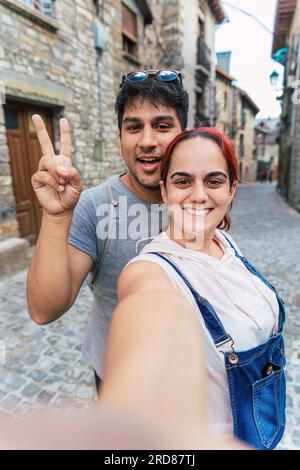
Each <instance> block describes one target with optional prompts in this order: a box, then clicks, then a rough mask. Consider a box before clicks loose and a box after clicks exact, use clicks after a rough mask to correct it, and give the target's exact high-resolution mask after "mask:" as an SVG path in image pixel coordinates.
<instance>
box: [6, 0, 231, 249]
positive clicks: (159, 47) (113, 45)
mask: <svg viewBox="0 0 300 470" xmlns="http://www.w3.org/2000/svg"><path fill="white" fill-rule="evenodd" d="M192 13H193V14H192ZM224 17H225V14H224V12H223V10H222V8H221V6H220V2H219V1H216V0H210V1H204V0H188V1H183V0H165V1H164V2H161V1H158V0H148V1H146V0H110V1H107V0H0V240H1V239H4V238H7V237H12V236H20V237H22V238H24V239H27V240H28V241H29V242H30V243H34V242H35V240H36V238H37V234H38V231H39V226H40V220H41V209H40V207H39V204H38V202H37V200H36V198H35V195H34V192H33V191H32V188H31V182H30V180H31V175H32V174H33V173H34V172H35V171H36V169H37V166H38V161H39V158H40V157H41V152H40V148H39V144H38V142H37V138H36V135H35V131H34V128H33V125H32V122H31V116H32V114H34V113H39V114H41V115H42V117H43V118H44V120H45V122H46V125H47V129H48V132H49V134H50V136H51V138H52V140H53V142H54V144H55V151H56V152H58V151H59V119H60V118H61V117H62V116H64V117H66V118H67V119H68V120H69V122H70V125H71V128H72V137H73V147H74V164H75V166H76V167H77V168H78V170H79V172H80V173H81V175H82V179H83V181H84V183H85V185H86V186H87V187H89V186H94V185H97V184H99V183H100V182H101V181H103V180H104V179H105V178H107V177H108V176H110V175H111V174H114V173H119V172H121V171H123V169H124V166H123V161H122V158H121V155H120V149H119V132H118V128H117V120H116V116H115V113H114V104H115V98H116V94H117V92H118V89H119V84H120V80H121V77H122V74H123V73H126V72H127V71H128V70H134V69H144V68H145V69H149V68H151V69H152V68H153V69H158V68H167V67H168V68H178V69H180V70H181V71H182V75H183V81H184V85H185V87H186V88H187V90H188V92H189V95H190V102H191V106H190V122H189V125H192V124H193V121H194V117H195V116H197V117H200V118H201V119H202V118H203V117H205V119H207V120H208V121H211V119H212V117H213V108H214V107H213V82H214V74H215V72H214V66H213V64H214V27H215V24H216V23H220V22H222V21H223V19H224ZM202 120H203V119H202Z"/></svg>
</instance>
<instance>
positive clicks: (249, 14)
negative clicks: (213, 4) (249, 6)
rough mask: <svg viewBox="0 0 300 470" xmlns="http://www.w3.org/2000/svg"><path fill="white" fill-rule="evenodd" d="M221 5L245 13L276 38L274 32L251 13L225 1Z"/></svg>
mask: <svg viewBox="0 0 300 470" xmlns="http://www.w3.org/2000/svg"><path fill="white" fill-rule="evenodd" d="M221 3H224V5H227V6H228V7H230V8H233V9H234V10H237V11H239V12H240V13H243V14H244V15H246V16H249V18H252V19H253V20H254V21H256V22H257V23H258V24H260V26H262V27H263V28H264V29H265V30H266V31H267V32H268V33H270V34H272V36H274V32H273V31H271V30H270V29H269V28H268V27H267V26H266V25H265V24H264V23H263V22H262V21H261V20H260V19H259V18H257V16H254V15H252V14H251V13H249V12H248V11H246V10H243V9H242V8H239V7H236V6H235V5H232V4H231V3H228V2H225V1H223V0H221Z"/></svg>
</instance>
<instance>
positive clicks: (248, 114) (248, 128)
mask: <svg viewBox="0 0 300 470" xmlns="http://www.w3.org/2000/svg"><path fill="white" fill-rule="evenodd" d="M233 101H234V104H233V120H232V121H233V126H232V128H233V133H232V135H233V138H234V141H235V144H236V148H237V150H238V156H239V166H240V177H241V179H242V180H243V181H256V175H257V160H256V154H255V147H254V128H255V116H256V114H257V113H258V112H259V108H258V107H257V106H256V104H255V103H254V101H253V100H252V99H251V98H250V96H249V95H248V94H247V93H246V92H245V91H244V90H242V89H241V88H238V87H234V98H233Z"/></svg>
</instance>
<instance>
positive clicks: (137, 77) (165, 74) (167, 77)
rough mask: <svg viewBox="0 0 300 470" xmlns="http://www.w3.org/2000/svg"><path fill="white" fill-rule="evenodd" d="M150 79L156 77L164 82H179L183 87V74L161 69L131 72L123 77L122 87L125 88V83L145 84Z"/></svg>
mask: <svg viewBox="0 0 300 470" xmlns="http://www.w3.org/2000/svg"><path fill="white" fill-rule="evenodd" d="M150 77H155V78H156V79H158V80H161V81H162V82H173V81H174V80H179V82H180V85H182V78H181V72H179V71H177V70H168V69H161V70H135V71H133V72H129V73H128V74H127V75H123V77H122V82H121V84H120V87H122V86H123V84H124V82H125V81H127V82H129V83H133V84H134V83H140V82H144V81H145V80H147V79H148V78H150Z"/></svg>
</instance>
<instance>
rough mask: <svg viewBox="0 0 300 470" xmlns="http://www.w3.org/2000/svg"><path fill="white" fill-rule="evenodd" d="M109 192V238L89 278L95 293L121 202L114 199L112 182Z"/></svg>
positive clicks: (108, 185)
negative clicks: (117, 209)
mask: <svg viewBox="0 0 300 470" xmlns="http://www.w3.org/2000/svg"><path fill="white" fill-rule="evenodd" d="M107 192H108V198H109V220H108V230H107V237H106V239H105V243H104V248H103V252H102V254H101V257H100V259H99V261H96V263H97V264H96V267H95V270H94V272H90V274H89V278H88V285H89V287H90V289H91V290H92V291H93V292H94V289H95V282H96V279H97V277H98V274H99V272H100V269H101V266H102V264H103V261H104V258H105V256H106V254H107V251H108V247H109V243H110V240H111V235H112V229H113V223H114V217H115V208H116V207H118V205H119V202H118V201H116V200H115V199H114V197H113V193H112V189H111V185H110V182H109V181H108V182H107Z"/></svg>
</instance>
